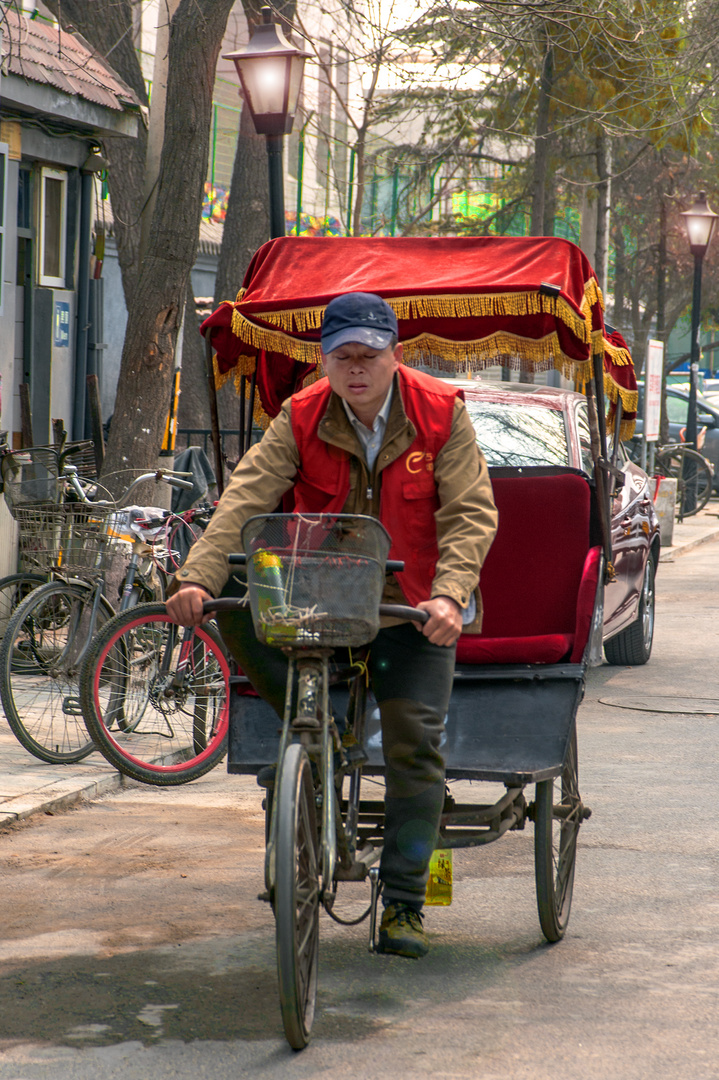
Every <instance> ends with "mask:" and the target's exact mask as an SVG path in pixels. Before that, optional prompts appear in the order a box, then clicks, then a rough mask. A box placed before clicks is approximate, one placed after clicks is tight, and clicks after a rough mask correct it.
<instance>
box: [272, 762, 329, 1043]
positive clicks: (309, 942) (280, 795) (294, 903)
mask: <svg viewBox="0 0 719 1080" xmlns="http://www.w3.org/2000/svg"><path fill="white" fill-rule="evenodd" d="M275 798H276V800H277V803H276V808H275V810H274V811H273V812H274V813H276V814H277V820H276V828H277V848H276V857H275V864H276V866H275V874H276V877H275V895H274V909H275V922H276V936H277V974H278V978H279V984H280V1006H281V1008H282V1022H283V1024H284V1028H285V1035H286V1037H287V1041H288V1043H289V1044H290V1046H291V1047H292V1049H293V1050H302V1049H303V1048H304V1047H305V1046H306V1045H307V1043H308V1042H309V1039H310V1033H311V1030H312V1021H313V1019H314V1015H315V1002H316V999H317V960H318V953H319V910H320V908H319V902H320V901H319V890H320V886H319V870H318V865H317V864H318V858H317V821H316V815H315V793H314V788H313V785H312V769H311V766H310V762H309V758H308V757H307V753H306V751H305V750H304V748H303V747H302V746H299V745H298V744H297V743H293V744H291V745H290V746H288V747H287V750H286V751H285V756H284V759H283V761H282V766H281V770H280V775H279V777H278V782H277V787H276V789H275Z"/></svg>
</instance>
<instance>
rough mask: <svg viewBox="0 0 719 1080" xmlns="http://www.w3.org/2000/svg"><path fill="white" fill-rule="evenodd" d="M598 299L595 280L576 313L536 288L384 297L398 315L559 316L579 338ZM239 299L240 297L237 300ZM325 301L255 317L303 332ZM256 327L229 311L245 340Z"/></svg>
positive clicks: (316, 326)
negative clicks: (321, 303)
mask: <svg viewBox="0 0 719 1080" xmlns="http://www.w3.org/2000/svg"><path fill="white" fill-rule="evenodd" d="M597 301H599V302H600V303H601V302H602V301H601V292H600V291H599V287H598V286H597V284H596V282H595V281H593V280H592V281H590V282H588V283H587V285H586V286H585V294H584V297H583V299H582V304H581V313H577V312H576V311H575V310H574V308H573V307H572V306H571V304H570V303H569V302H568V301H567V300H565V299H564V297H562V296H557V297H555V296H544V295H543V294H542V293H540V292H538V291H534V290H532V291H531V292H516V293H475V294H469V293H468V294H466V295H457V294H454V293H452V294H446V295H438V296H400V297H391V296H390V297H387V303H388V304H389V305H390V307H391V308H392V310H393V311H394V313H395V315H396V316H397V318H398V319H403V320H405V321H407V320H409V319H427V318H440V319H462V318H490V317H493V316H494V317H500V316H515V317H521V316H526V315H552V316H554V317H555V318H559V319H561V320H562V322H563V323H565V325H567V326H568V327H569V329H570V330H571V331H572V333H573V334H575V336H576V337H578V338H579V339H580V341H583V342H586V343H589V342H590V341H592V339H593V336H594V335H593V332H592V320H591V309H592V305H593V304H595V303H596V302H597ZM238 303H239V300H238ZM324 313H325V305H322V306H318V307H311V308H293V309H287V310H285V311H263V312H257V313H256V318H258V319H261V320H262V322H263V323H268V324H269V325H270V326H272V327H273V328H276V329H277V330H278V331H281V332H282V333H284V334H293V333H295V334H306V333H311V332H313V331H318V330H320V329H321V327H322V319H323V317H324ZM246 323H249V325H250V326H252V327H254V328H255V329H260V328H259V327H257V325H256V323H254V322H251V321H250V320H249V319H248V318H247V317H246V316H244V315H243V314H242V313H241V312H239V311H238V310H237V309H235V311H234V312H233V315H232V330H233V332H234V333H235V334H236V335H237V337H241V338H243V340H247V338H246V337H245V335H244V333H243V329H244V328H245V324H246Z"/></svg>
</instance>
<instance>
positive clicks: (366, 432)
mask: <svg viewBox="0 0 719 1080" xmlns="http://www.w3.org/2000/svg"><path fill="white" fill-rule="evenodd" d="M393 389H394V383H390V387H389V390H388V391H387V397H386V398H385V399H384V403H383V405H382V408H381V409H380V411H379V412H378V413H377V415H376V416H375V418H374V423H373V424H372V427H371V428H368V427H367V426H366V425H365V424H363V423H362V421H361V420H358V419H357V417H356V416H355V414H354V413H353V412H352V410H351V409H350V407H349V405H348V404H347V402H346V401H345V399H344V398H342V404H343V405H344V407H345V412H346V413H347V419H348V420H349V422H350V424H351V425H352V427H353V429H354V433H355V435H356V436H357V438H358V439H359V441H360V445H361V446H362V449H363V450H364V456H365V461H366V462H367V468H368V469H369V471H370V472H372V467H373V465H374V463H375V461H376V460H377V455H378V454H379V452H380V449H381V446H382V443H383V442H384V433H385V431H386V430H387V418H388V417H389V410H390V408H391V407H392V391H393Z"/></svg>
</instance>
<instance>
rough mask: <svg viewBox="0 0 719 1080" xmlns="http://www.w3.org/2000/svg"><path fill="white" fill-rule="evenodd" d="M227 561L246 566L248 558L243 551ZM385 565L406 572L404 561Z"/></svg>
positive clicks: (393, 561) (232, 564)
mask: <svg viewBox="0 0 719 1080" xmlns="http://www.w3.org/2000/svg"><path fill="white" fill-rule="evenodd" d="M227 561H228V563H229V564H230V566H246V565H247V556H246V555H245V553H244V552H243V551H240V552H234V553H233V554H232V555H228V556H227ZM384 565H385V570H390V571H393V572H394V571H396V572H398V573H401V572H402V570H404V560H403V559H387V562H386V563H385V564H384Z"/></svg>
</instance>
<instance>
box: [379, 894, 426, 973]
mask: <svg viewBox="0 0 719 1080" xmlns="http://www.w3.org/2000/svg"><path fill="white" fill-rule="evenodd" d="M423 918H424V916H423V915H421V914H420V912H418V911H416V910H415V909H414V908H413V907H410V906H409V905H408V904H403V903H402V902H401V901H397V902H396V903H394V904H387V907H386V908H385V909H384V914H383V915H382V922H381V923H380V928H379V942H378V945H377V952H381V953H395V954H396V955H397V956H409V957H412V959H414V960H418V959H419V957H420V956H426V955H427V952H428V950H429V940H428V938H427V935H426V933H425V931H424V927H423V926H422V919H423Z"/></svg>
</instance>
